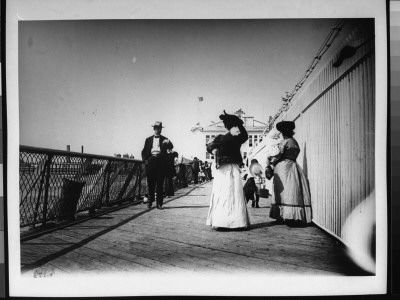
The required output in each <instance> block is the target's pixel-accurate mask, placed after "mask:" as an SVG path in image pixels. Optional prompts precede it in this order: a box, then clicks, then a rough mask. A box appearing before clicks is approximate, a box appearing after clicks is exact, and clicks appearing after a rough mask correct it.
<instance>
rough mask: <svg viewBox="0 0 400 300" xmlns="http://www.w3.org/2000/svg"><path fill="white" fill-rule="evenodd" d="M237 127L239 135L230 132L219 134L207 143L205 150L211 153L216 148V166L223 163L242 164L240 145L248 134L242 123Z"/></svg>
mask: <svg viewBox="0 0 400 300" xmlns="http://www.w3.org/2000/svg"><path fill="white" fill-rule="evenodd" d="M237 127H238V128H239V130H240V133H239V135H237V136H234V135H232V134H231V133H230V132H228V133H226V134H224V135H222V134H221V135H218V136H216V137H215V139H214V140H213V141H212V142H211V143H209V144H208V145H207V151H208V152H209V153H211V154H212V151H213V150H214V149H217V155H216V156H217V157H216V166H215V167H216V168H219V167H220V166H222V165H225V164H237V165H239V166H242V165H243V158H242V154H241V153H240V147H241V146H242V144H243V143H245V142H246V141H247V139H248V135H247V131H246V129H245V128H244V127H243V125H241V124H240V125H238V126H237Z"/></svg>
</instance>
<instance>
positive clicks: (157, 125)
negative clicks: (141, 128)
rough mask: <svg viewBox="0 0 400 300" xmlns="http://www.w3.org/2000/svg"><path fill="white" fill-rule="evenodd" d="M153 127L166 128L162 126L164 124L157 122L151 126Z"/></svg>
mask: <svg viewBox="0 0 400 300" xmlns="http://www.w3.org/2000/svg"><path fill="white" fill-rule="evenodd" d="M151 127H160V128H164V126H162V122H160V121H155V122H154V124H153V125H151Z"/></svg>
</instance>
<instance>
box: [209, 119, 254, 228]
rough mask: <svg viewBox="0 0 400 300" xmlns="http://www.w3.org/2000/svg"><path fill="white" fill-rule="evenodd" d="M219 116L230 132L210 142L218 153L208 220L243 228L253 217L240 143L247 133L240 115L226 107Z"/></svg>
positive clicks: (227, 226) (214, 224) (213, 223)
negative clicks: (248, 209) (229, 112)
mask: <svg viewBox="0 0 400 300" xmlns="http://www.w3.org/2000/svg"><path fill="white" fill-rule="evenodd" d="M219 117H220V119H221V120H222V121H223V123H224V125H225V128H226V129H227V131H228V132H227V133H226V134H225V135H218V136H217V137H216V138H215V139H214V140H213V141H212V142H211V143H209V144H208V145H207V151H208V152H209V153H212V154H213V155H214V156H215V157H216V164H215V169H214V170H213V172H214V183H213V188H212V192H211V199H210V208H209V211H208V217H207V222H206V224H207V225H211V226H212V227H214V228H215V227H217V228H219V227H222V228H244V227H248V226H249V225H250V218H249V214H248V211H247V205H246V199H245V197H244V193H243V183H242V178H241V176H240V167H241V166H242V165H243V159H242V155H241V153H240V147H241V145H242V144H243V143H245V142H246V141H247V139H248V134H247V131H246V129H245V128H244V126H243V121H242V120H241V119H240V118H239V117H237V116H235V115H229V114H227V113H226V112H225V111H224V114H223V115H220V116H219Z"/></svg>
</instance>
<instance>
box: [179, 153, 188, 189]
mask: <svg viewBox="0 0 400 300" xmlns="http://www.w3.org/2000/svg"><path fill="white" fill-rule="evenodd" d="M178 178H179V183H180V186H181V188H187V187H188V182H187V178H186V164H185V162H184V158H183V156H181V157H180V158H179V160H178Z"/></svg>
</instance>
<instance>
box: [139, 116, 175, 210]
mask: <svg viewBox="0 0 400 300" xmlns="http://www.w3.org/2000/svg"><path fill="white" fill-rule="evenodd" d="M152 126H153V129H154V135H152V136H150V137H148V138H147V139H146V141H145V143H144V148H143V150H142V160H143V161H144V163H145V166H146V174H147V185H148V188H149V201H148V203H147V207H148V208H150V207H151V206H152V204H153V202H154V200H156V203H157V209H163V192H164V191H163V183H164V178H165V176H166V173H167V170H168V154H167V150H168V149H172V148H173V147H174V146H173V145H172V143H171V141H170V140H169V139H167V138H166V137H165V136H162V135H161V131H162V128H164V127H163V126H162V123H161V122H160V121H157V122H155V123H154V125H152ZM156 186H157V199H155V198H156V197H155V194H154V193H155V190H156Z"/></svg>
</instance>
